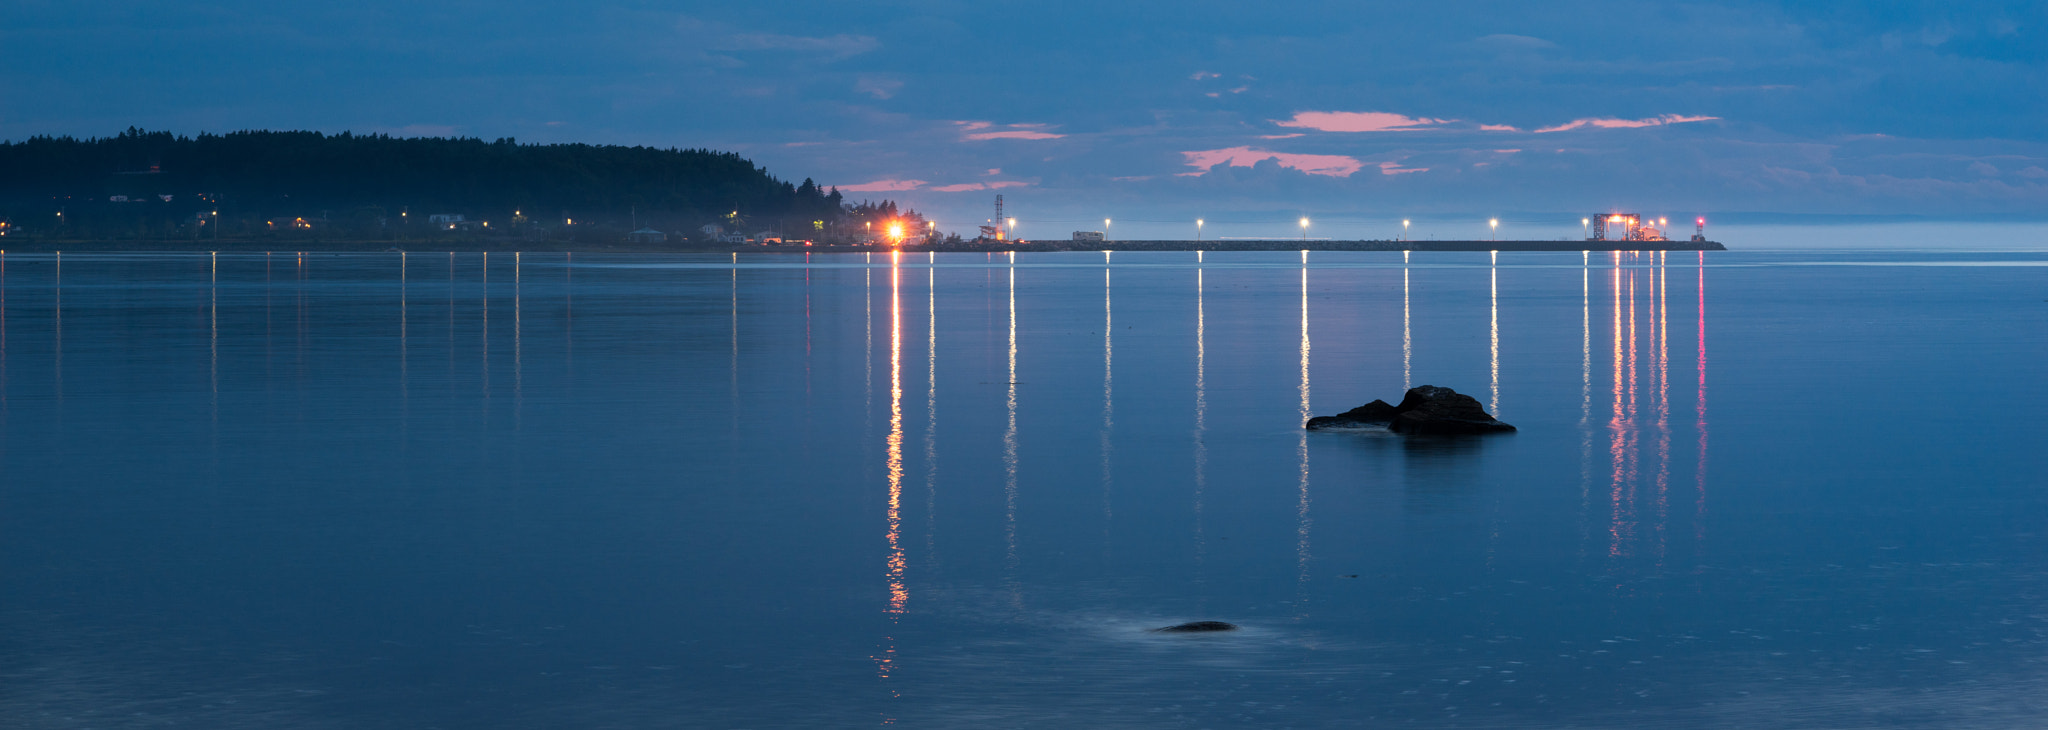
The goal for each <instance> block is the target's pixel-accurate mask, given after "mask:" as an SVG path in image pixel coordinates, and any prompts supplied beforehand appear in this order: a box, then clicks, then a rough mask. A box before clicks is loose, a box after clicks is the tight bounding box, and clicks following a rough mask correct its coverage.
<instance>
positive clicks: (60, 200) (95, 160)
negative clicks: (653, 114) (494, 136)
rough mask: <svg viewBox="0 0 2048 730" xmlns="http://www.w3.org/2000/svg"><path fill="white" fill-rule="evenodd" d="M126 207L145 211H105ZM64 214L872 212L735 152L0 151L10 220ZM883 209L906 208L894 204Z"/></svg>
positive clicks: (192, 140)
mask: <svg viewBox="0 0 2048 730" xmlns="http://www.w3.org/2000/svg"><path fill="white" fill-rule="evenodd" d="M164 196H170V199H169V200H168V201H166V200H164ZM116 200H119V201H120V202H123V203H131V204H133V203H146V204H147V205H146V206H136V205H131V206H129V207H128V208H127V209H124V208H123V207H121V206H107V205H105V204H107V203H109V202H111V201H116ZM53 205H58V206H68V207H69V208H70V210H71V216H72V218H73V219H74V220H76V221H78V223H80V224H83V223H84V222H85V219H86V218H88V217H91V218H101V219H107V220H106V223H108V224H110V225H112V226H115V227H128V225H129V224H127V223H117V222H116V221H115V220H113V219H126V218H130V217H132V216H133V215H134V214H138V213H142V212H143V211H142V210H141V209H142V208H145V207H146V208H150V209H161V210H162V213H163V214H166V215H169V214H182V215H183V216H184V217H186V218H190V217H192V212H191V211H187V210H184V209H185V208H190V207H191V206H194V205H197V206H198V208H194V209H193V210H199V209H205V210H206V213H205V214H207V215H212V214H214V213H215V211H216V210H217V211H218V215H220V216H221V217H223V218H263V217H276V216H287V217H290V216H308V217H310V216H314V215H319V216H322V217H323V218H326V217H330V216H331V217H332V218H333V219H334V220H337V221H339V220H342V219H344V218H347V217H349V216H351V215H353V216H354V217H356V218H362V217H366V216H367V217H376V218H388V219H389V220H390V221H392V222H396V221H398V220H400V219H401V215H400V214H401V213H406V212H409V215H410V216H421V215H435V214H464V215H467V216H468V217H469V218H470V219H472V220H494V221H499V222H500V223H499V224H500V225H502V224H503V222H504V221H507V220H510V219H511V218H513V217H514V216H513V213H514V211H520V212H522V213H523V214H524V215H525V216H526V217H528V218H532V219H535V220H556V219H570V218H582V219H589V220H592V221H615V223H616V224H617V225H624V224H625V223H626V222H627V221H628V219H629V217H631V216H632V215H633V214H637V215H638V220H640V221H641V222H653V223H655V224H657V225H666V226H667V228H668V230H679V229H684V228H685V227H689V228H694V227H695V226H698V225H702V224H703V223H706V222H719V221H721V220H722V221H726V222H728V223H736V224H737V226H748V227H764V226H765V227H773V226H775V225H777V224H782V225H786V226H787V227H789V228H791V229H792V230H791V233H792V234H798V233H800V232H801V231H800V230H798V229H799V227H801V229H804V230H808V229H813V228H814V227H815V228H817V229H819V230H823V229H824V228H825V227H829V226H831V225H833V224H839V225H844V219H846V218H847V217H848V216H850V215H860V214H862V213H863V212H864V210H865V209H866V208H865V207H864V208H860V209H856V208H851V207H849V206H846V205H845V204H844V201H843V200H841V196H840V195H839V193H838V192H837V191H836V190H834V191H826V190H821V189H819V188H818V187H817V186H815V185H813V184H812V183H811V181H809V180H805V181H804V182H803V184H802V185H794V184H791V183H789V182H786V181H783V180H778V179H776V178H775V177H773V176H770V175H769V174H768V172H767V171H766V170H763V169H761V168H760V167H757V166H755V165H754V164H753V163H752V162H751V161H749V160H747V159H746V158H743V157H741V156H739V155H737V154H734V153H730V152H715V151H712V150H706V149H658V148H653V147H620V146H599V145H587V144H546V145H541V144H519V143H517V142H516V141H514V140H511V139H500V140H497V141H495V142H486V141H484V140H481V139H464V138H397V137H390V136H386V135H379V134H368V135H358V134H351V133H347V132H343V133H340V134H322V133H319V132H269V131H249V132H234V133H229V134H218V135H216V134H201V135H198V136H196V137H186V136H178V135H173V134H171V133H168V132H148V131H143V130H139V129H134V128H130V129H129V130H128V131H126V132H124V133H122V134H120V135H117V136H114V137H108V138H97V139H74V138H70V137H35V138H31V139H28V140H25V141H20V142H7V143H0V215H6V214H12V215H13V216H14V217H15V218H16V219H17V220H16V225H17V226H19V225H21V224H22V223H24V222H26V221H24V220H22V219H23V218H24V217H28V218H38V217H42V216H46V215H48V216H54V214H51V213H49V212H47V211H42V210H41V208H44V207H50V206H53ZM888 209H889V211H890V212H891V213H894V212H895V210H894V205H893V204H891V205H889V206H888ZM366 211H368V212H366ZM735 211H737V212H738V214H739V215H738V216H737V220H735V217H734V216H732V215H731V214H732V213H734V212H735ZM52 220H55V218H54V217H52ZM414 220H416V219H414ZM818 222H823V223H824V224H825V226H817V225H816V224H817V223H818ZM737 226H735V227H737ZM227 230H228V231H229V232H230V233H232V232H233V230H234V229H233V228H232V227H230V228H228V229H227Z"/></svg>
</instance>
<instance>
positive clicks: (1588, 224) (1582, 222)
mask: <svg viewBox="0 0 2048 730" xmlns="http://www.w3.org/2000/svg"><path fill="white" fill-rule="evenodd" d="M1579 228H1581V229H1584V230H1583V231H1582V232H1583V233H1585V234H1586V240H1588V241H1591V240H1593V219H1591V218H1580V219H1579Z"/></svg>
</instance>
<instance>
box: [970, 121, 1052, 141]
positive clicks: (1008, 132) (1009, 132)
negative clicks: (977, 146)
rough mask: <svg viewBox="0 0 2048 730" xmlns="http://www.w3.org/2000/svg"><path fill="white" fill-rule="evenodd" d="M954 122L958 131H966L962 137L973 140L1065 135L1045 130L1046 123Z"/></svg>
mask: <svg viewBox="0 0 2048 730" xmlns="http://www.w3.org/2000/svg"><path fill="white" fill-rule="evenodd" d="M954 124H957V125H959V126H960V131H962V132H965V133H966V134H963V135H961V136H962V138H963V139H967V140H969V141H975V142H979V141H983V140H991V139H1059V138H1061V137H1065V136H1067V135H1064V134H1056V133H1053V132H1048V131H1045V130H1046V129H1047V128H1048V125H1044V124H1005V125H1003V126H1002V128H1000V129H998V128H997V127H996V125H995V123H994V122H954ZM982 130H990V131H982Z"/></svg>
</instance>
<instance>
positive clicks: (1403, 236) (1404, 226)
mask: <svg viewBox="0 0 2048 730" xmlns="http://www.w3.org/2000/svg"><path fill="white" fill-rule="evenodd" d="M1401 240H1403V241H1406V240H1408V219H1406V218H1402V219H1401Z"/></svg>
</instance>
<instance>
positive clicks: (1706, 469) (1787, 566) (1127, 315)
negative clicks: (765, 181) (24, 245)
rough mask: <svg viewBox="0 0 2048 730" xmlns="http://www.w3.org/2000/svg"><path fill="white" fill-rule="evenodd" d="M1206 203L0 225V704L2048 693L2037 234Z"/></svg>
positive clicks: (1912, 701) (1410, 706)
mask: <svg viewBox="0 0 2048 730" xmlns="http://www.w3.org/2000/svg"><path fill="white" fill-rule="evenodd" d="M1201 258H1202V260H1200V261H1197V257H1196V256H1195V255H1193V254H1176V253H1157V254H1124V253H1119V254H1115V255H1114V256H1112V257H1105V256H1103V255H1101V254H1043V255H1035V256H1034V255H1021V256H1017V257H1010V256H1003V255H984V254H938V255H935V256H934V255H923V254H920V255H914V256H911V255H906V256H903V257H900V258H897V257H890V256H885V255H874V256H864V255H836V256H811V257H809V258H808V260H807V259H806V258H805V257H803V256H759V257H746V256H742V257H738V258H737V259H734V258H731V257H728V256H727V255H722V254H721V255H712V256H674V257H650V256H613V257H604V256H586V255H573V256H571V255H564V254H545V255H526V254H521V255H517V256H513V255H502V254H490V255H487V256H486V255H479V254H460V255H449V254H409V255H405V256H400V255H397V254H350V255H318V256H290V255H283V254H276V255H269V256H265V255H262V254H235V255H220V256H207V255H197V256H192V255H72V254H65V255H63V256H62V257H61V258H59V257H57V256H55V255H26V256H25V255H20V254H6V255H4V256H0V474H4V475H6V476H5V478H4V480H0V719H4V722H0V725H6V726H8V727H30V728H46V727H48V728H62V727H109V726H113V727H127V726H134V727H142V726H157V725H169V724H180V725H187V726H193V725H196V726H203V727H230V728H232V727H281V726H290V727H361V726H375V725H388V726H416V727H478V728H484V727H561V726H602V727H704V726H730V727H788V726H806V727H808V726H843V725H873V724H886V723H895V724H903V725H913V726H965V725H980V726H1001V727H1073V726H1091V727H1103V726H1111V727H1114V726H1133V727H1159V726H1165V727H1183V726H1185V727H1210V726H1221V725H1257V726H1289V727H1340V726H1341V727H1356V726H1368V727H1371V726H1379V725H1404V726H1423V727H1500V726H1513V727H1644V726H1650V725H1655V726H1665V727H1722V726H1741V727H1814V726H1829V727H1840V726H1853V727H2024V726H2028V725H2030V724H2032V723H2034V722H2035V720H2036V718H2038V717H2040V716H2041V715H2042V714H2043V713H2044V712H2048V701H2044V700H2043V699H2042V698H2043V697H2048V692H2043V691H2042V690H2043V689H2044V688H2048V667H2044V666H2043V658H2044V656H2048V652H2044V649H2048V611H2044V610H2043V605H2044V601H2048V585H2044V580H2043V578H2044V576H2048V550H2044V547H2048V538H2044V533H2043V530H2042V527H2041V525H2043V524H2048V492H2044V489H2043V487H2044V485H2043V484H2042V479H2041V476H2040V475H2042V474H2044V473H2048V454H2044V453H2043V452H2042V450H2040V449H2039V448H2038V445H2039V444H2040V443H2042V442H2043V441H2044V439H2043V437H2044V436H2048V426H2044V425H2043V423H2042V422H2041V420H2040V419H2039V418H2038V417H2037V415H2036V414H2038V413H2039V412H2040V411H2041V410H2042V409H2043V406H2044V405H2048V386H2044V385H2043V381H2042V380H2041V379H2040V378H2039V369H2040V366H2041V362H2042V356H2043V355H2044V354H2048V341H2044V340H2048V326H2044V325H2048V302H2044V301H2043V300H2044V298H2048V286H2044V283H2048V282H2044V276H2043V274H2044V273H2048V256H2043V255H2039V254H2026V253H2000V254H1937V253H1921V252H1889V253H1881V254H1879V253H1839V252H1829V253H1800V252H1786V253H1760V252H1754V253H1753V252H1727V253H1707V254H1698V253H1684V254H1679V253H1670V254H1642V255H1628V254H1609V255H1601V254H1594V255H1591V256H1587V257H1584V258H1583V259H1582V257H1581V255H1579V254H1576V253H1572V254H1556V253H1529V254H1506V253H1504V254H1501V255H1499V256H1498V257H1497V259H1496V258H1495V257H1491V256H1489V255H1488V254H1484V253H1480V254H1434V255H1422V254H1417V255H1415V256H1413V257H1412V258H1411V259H1410V262H1409V263H1407V264H1404V262H1403V260H1402V257H1401V255H1400V254H1398V253H1389V254H1315V255H1310V256H1308V257H1306V259H1304V257H1302V256H1301V255H1299V254H1294V253H1287V254H1268V253H1241V254H1222V253H1209V254H1206V255H1204V256H1202V257H1201ZM1110 259H1113V261H1112V260H1110ZM1702 264H1704V265H1702ZM1422 383H1433V384H1437V385H1449V386H1453V387H1456V388H1458V389H1459V390H1460V391H1461V392H1466V393H1472V394H1474V395H1475V396H1477V397H1478V398H1479V399H1480V400H1481V401H1482V402H1483V403H1485V404H1486V405H1487V407H1488V410H1489V411H1491V412H1493V413H1495V414H1497V415H1499V416H1500V417H1501V418H1502V419H1503V420H1507V421H1510V422H1512V423H1514V424H1515V425H1516V426H1518V427H1519V428H1520V429H1521V430H1520V431H1519V432H1518V433H1515V434H1512V435H1503V436H1495V437H1488V438H1484V439H1479V440H1470V439H1463V440H1441V439H1415V438H1405V437H1399V436H1393V435H1389V434H1365V433H1308V432H1304V431H1302V430H1301V428H1300V425H1301V423H1302V421H1303V420H1304V419H1305V418H1306V417H1308V416H1309V415H1313V414H1316V413H1334V412H1339V411H1342V410H1345V409H1348V408H1350V407H1352V406H1356V405H1358V404H1360V403H1364V402H1366V401H1368V400H1371V399H1373V398H1380V397H1386V396H1387V395H1389V394H1397V393H1399V392H1401V390H1402V389H1403V388H1405V387H1407V386H1409V385H1415V384H1422ZM1196 620H1221V621H1228V622H1230V623H1233V624H1236V625H1238V626H1239V627H1240V629H1239V630H1237V631H1230V632H1214V633H1164V634H1162V633H1155V632H1153V631H1151V629H1156V628H1159V627H1164V626H1169V625H1174V624H1179V623H1183V622H1188V621H1196Z"/></svg>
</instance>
